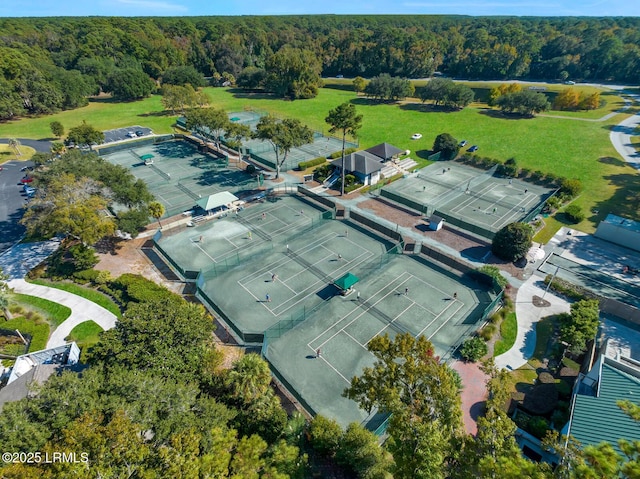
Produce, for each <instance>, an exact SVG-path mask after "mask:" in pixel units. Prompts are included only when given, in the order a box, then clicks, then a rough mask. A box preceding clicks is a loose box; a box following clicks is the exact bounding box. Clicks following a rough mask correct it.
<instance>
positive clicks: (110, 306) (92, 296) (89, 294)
mask: <svg viewBox="0 0 640 479" xmlns="http://www.w3.org/2000/svg"><path fill="white" fill-rule="evenodd" d="M30 282H31V283H33V284H39V285H41V286H49V287H50V288H56V289H61V290H63V291H66V292H68V293H73V294H77V295H78V296H81V297H83V298H85V299H88V300H89V301H92V302H94V303H96V304H97V305H99V306H102V307H103V308H104V309H106V310H107V311H110V312H112V313H113V314H115V315H116V316H117V317H118V318H119V317H120V316H121V315H122V313H121V312H120V308H119V307H118V305H117V304H116V303H114V302H113V300H111V298H109V297H108V296H106V295H105V294H102V293H101V292H100V291H96V290H95V289H91V288H85V287H84V286H80V285H79V284H75V283H68V282H54V281H46V280H43V279H33V280H30Z"/></svg>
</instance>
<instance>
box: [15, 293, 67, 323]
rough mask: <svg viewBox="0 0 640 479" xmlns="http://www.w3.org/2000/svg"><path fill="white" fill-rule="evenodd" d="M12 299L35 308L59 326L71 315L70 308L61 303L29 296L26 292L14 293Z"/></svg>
mask: <svg viewBox="0 0 640 479" xmlns="http://www.w3.org/2000/svg"><path fill="white" fill-rule="evenodd" d="M13 297H14V299H15V301H16V302H18V303H20V304H21V305H24V306H26V307H27V308H29V309H32V310H35V311H37V312H39V313H42V315H43V316H44V317H45V318H47V320H48V321H49V323H51V324H52V325H53V326H56V327H57V326H60V325H61V324H62V322H63V321H64V320H65V319H67V318H68V317H69V316H70V315H71V308H68V307H67V306H64V305H63V304H58V303H54V302H53V301H49V300H47V299H42V298H38V297H36V296H29V295H26V294H14V296H13Z"/></svg>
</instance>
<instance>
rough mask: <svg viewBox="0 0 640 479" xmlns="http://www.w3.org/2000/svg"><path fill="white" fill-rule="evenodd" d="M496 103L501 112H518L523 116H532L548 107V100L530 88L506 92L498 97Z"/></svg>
mask: <svg viewBox="0 0 640 479" xmlns="http://www.w3.org/2000/svg"><path fill="white" fill-rule="evenodd" d="M496 104H497V105H498V106H499V107H500V109H501V110H502V111H503V112H507V113H518V114H519V115H523V116H532V115H533V114H534V113H540V112H541V111H546V110H548V109H549V107H550V105H549V101H548V100H547V97H546V96H545V95H544V94H543V93H537V92H535V91H531V90H523V91H520V92H517V93H507V94H506V95H502V96H501V97H499V98H498V100H497V102H496Z"/></svg>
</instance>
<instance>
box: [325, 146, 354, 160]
mask: <svg viewBox="0 0 640 479" xmlns="http://www.w3.org/2000/svg"><path fill="white" fill-rule="evenodd" d="M356 151H358V149H357V148H346V149H345V150H344V155H345V156H347V155H350V154H351V153H355V152H356ZM341 156H342V150H338V151H334V152H333V153H331V154H330V155H329V158H331V159H332V160H335V159H336V158H340V157H341Z"/></svg>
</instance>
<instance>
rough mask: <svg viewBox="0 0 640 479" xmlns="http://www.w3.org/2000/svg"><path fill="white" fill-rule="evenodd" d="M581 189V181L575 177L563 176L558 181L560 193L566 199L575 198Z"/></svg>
mask: <svg viewBox="0 0 640 479" xmlns="http://www.w3.org/2000/svg"><path fill="white" fill-rule="evenodd" d="M581 191H582V182H581V181H580V180H578V179H576V178H573V179H567V178H564V179H563V180H562V182H561V183H560V194H561V195H563V196H565V197H566V198H568V199H571V198H575V197H576V196H578V195H579V194H580V192H581Z"/></svg>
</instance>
